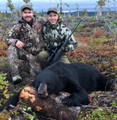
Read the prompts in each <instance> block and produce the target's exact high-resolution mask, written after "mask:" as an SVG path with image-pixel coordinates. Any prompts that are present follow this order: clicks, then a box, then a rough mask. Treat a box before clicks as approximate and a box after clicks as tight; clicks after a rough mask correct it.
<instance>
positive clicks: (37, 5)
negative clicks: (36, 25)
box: [0, 0, 114, 12]
mask: <svg viewBox="0 0 117 120" xmlns="http://www.w3.org/2000/svg"><path fill="white" fill-rule="evenodd" d="M97 1H98V0H62V7H63V11H66V10H67V11H75V10H76V8H77V5H76V4H78V6H79V10H84V9H87V10H88V11H91V10H92V9H93V10H94V9H95V7H96V6H97ZM6 3H7V0H0V11H6V7H5V6H6ZM12 3H13V5H14V6H15V7H17V8H20V7H21V6H22V5H24V4H25V3H24V2H23V0H12ZM31 3H32V4H33V9H34V11H37V12H41V11H42V10H43V11H44V12H46V11H47V9H48V8H49V7H57V4H59V3H60V0H31ZM65 3H67V4H68V5H69V6H70V7H67V6H66V5H65ZM112 5H114V3H112ZM7 11H9V9H8V8H7Z"/></svg>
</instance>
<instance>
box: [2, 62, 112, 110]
mask: <svg viewBox="0 0 117 120" xmlns="http://www.w3.org/2000/svg"><path fill="white" fill-rule="evenodd" d="M112 84H113V82H112V80H109V79H108V78H107V77H106V76H104V75H102V74H101V73H100V72H99V71H98V70H97V69H95V68H94V67H92V66H91V65H88V64H84V63H71V64H65V63H62V62H56V63H54V64H52V65H50V66H49V67H47V68H45V69H44V70H43V71H41V72H39V73H38V74H37V76H36V78H35V80H34V81H33V82H32V83H31V86H33V87H34V88H36V90H37V91H38V94H39V95H40V96H41V97H44V96H47V95H50V94H58V93H59V92H61V91H66V92H69V93H70V96H68V97H66V98H64V99H63V100H62V103H63V104H65V105H68V106H77V105H81V104H83V105H86V104H89V99H88V92H92V91H98V90H102V91H105V90H110V88H111V86H112ZM19 95H20V92H18V93H16V94H15V95H14V96H12V97H11V98H10V99H9V100H8V101H7V103H6V104H5V105H3V106H2V107H1V109H0V111H2V110H3V109H4V107H6V108H7V109H9V108H10V107H9V105H10V104H12V105H16V104H17V102H18V100H19Z"/></svg>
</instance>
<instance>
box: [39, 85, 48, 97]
mask: <svg viewBox="0 0 117 120" xmlns="http://www.w3.org/2000/svg"><path fill="white" fill-rule="evenodd" d="M38 95H39V97H47V96H48V92H47V84H42V83H40V85H39V88H38Z"/></svg>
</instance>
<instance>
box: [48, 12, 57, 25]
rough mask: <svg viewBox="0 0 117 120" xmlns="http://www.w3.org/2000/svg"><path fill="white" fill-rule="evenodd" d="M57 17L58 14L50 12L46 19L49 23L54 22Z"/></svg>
mask: <svg viewBox="0 0 117 120" xmlns="http://www.w3.org/2000/svg"><path fill="white" fill-rule="evenodd" d="M58 18H59V15H58V14H57V13H55V12H50V13H49V14H48V16H47V19H48V20H49V22H50V23H51V24H56V22H57V20H58Z"/></svg>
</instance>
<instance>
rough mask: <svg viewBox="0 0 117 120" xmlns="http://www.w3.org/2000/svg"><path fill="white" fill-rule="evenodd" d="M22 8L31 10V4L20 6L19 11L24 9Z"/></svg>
mask: <svg viewBox="0 0 117 120" xmlns="http://www.w3.org/2000/svg"><path fill="white" fill-rule="evenodd" d="M24 9H29V10H33V8H32V6H31V5H27V4H26V5H24V6H22V7H21V11H24Z"/></svg>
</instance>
